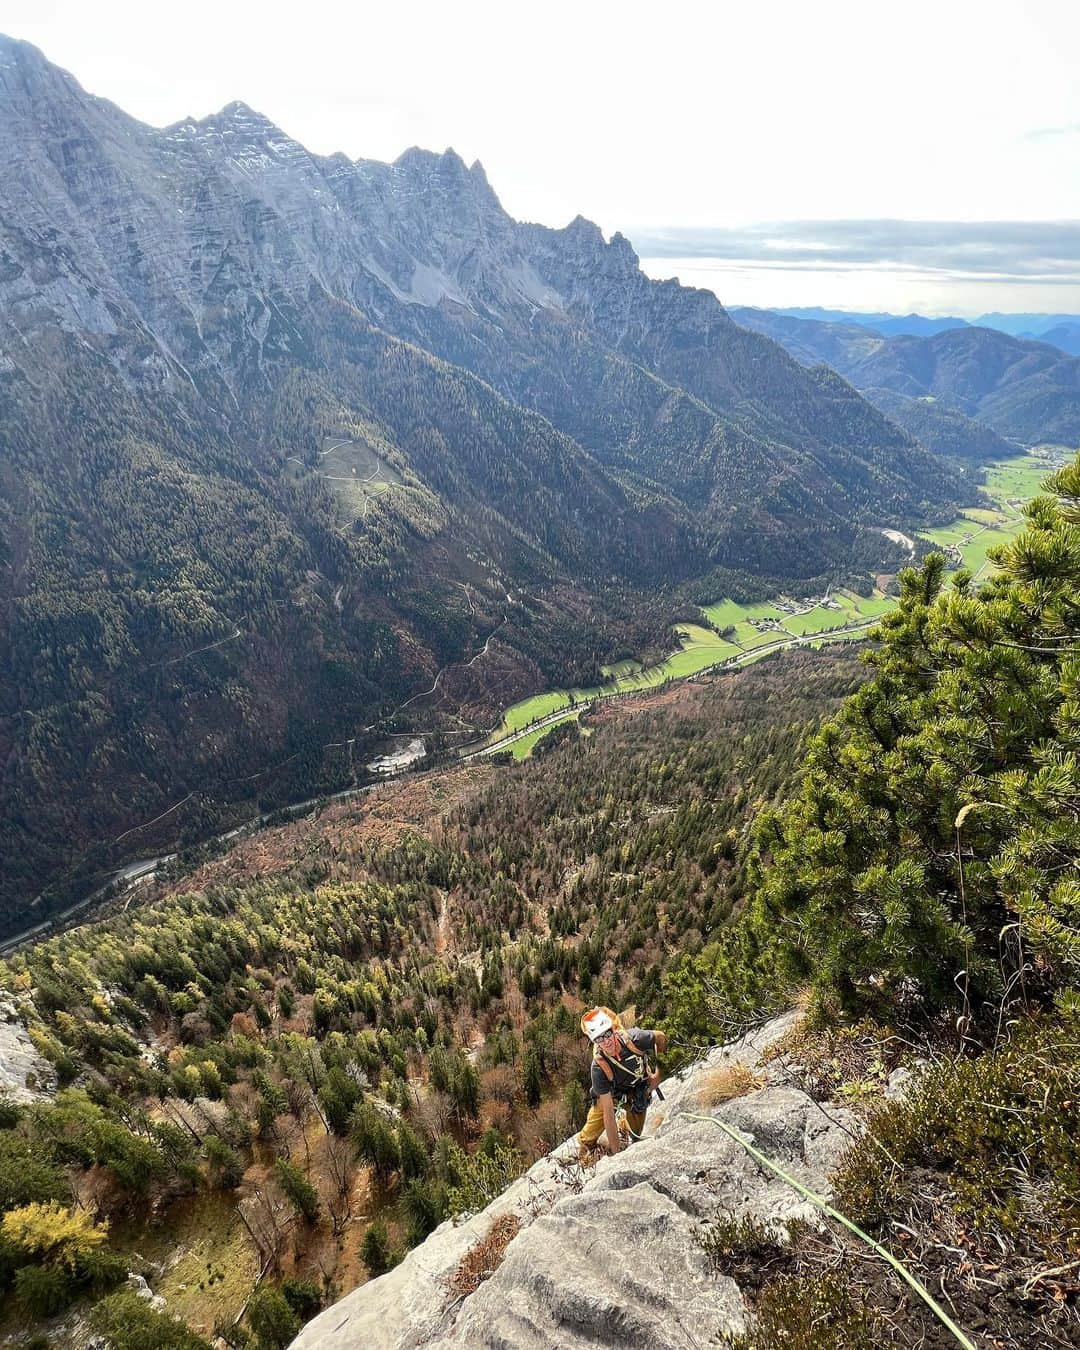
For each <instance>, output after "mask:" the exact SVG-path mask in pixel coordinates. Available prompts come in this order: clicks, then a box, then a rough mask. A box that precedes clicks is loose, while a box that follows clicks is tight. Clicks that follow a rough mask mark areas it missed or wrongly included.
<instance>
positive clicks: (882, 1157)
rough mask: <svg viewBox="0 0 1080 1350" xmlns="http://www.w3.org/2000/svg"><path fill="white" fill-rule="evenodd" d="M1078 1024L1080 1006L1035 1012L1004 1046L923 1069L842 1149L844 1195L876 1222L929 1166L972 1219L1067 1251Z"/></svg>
mask: <svg viewBox="0 0 1080 1350" xmlns="http://www.w3.org/2000/svg"><path fill="white" fill-rule="evenodd" d="M1078 1035H1080V1014H1065V1015H1059V1016H1057V1017H1053V1016H1050V1015H1042V1016H1039V1017H1031V1018H1028V1019H1025V1021H1024V1022H1023V1023H1021V1025H1020V1026H1019V1027H1018V1028H1017V1030H1016V1031H1015V1033H1014V1034H1013V1036H1012V1039H1011V1040H1010V1041H1009V1042H1008V1043H1007V1044H1006V1045H1004V1046H1002V1047H1001V1048H999V1049H998V1050H991V1051H987V1052H986V1053H985V1054H982V1055H980V1056H979V1057H978V1058H975V1059H963V1060H958V1061H952V1062H947V1063H944V1064H942V1065H940V1066H938V1067H937V1068H935V1069H934V1070H932V1071H930V1072H928V1073H927V1074H926V1076H925V1077H924V1078H923V1079H922V1080H921V1081H920V1082H919V1083H918V1084H917V1086H916V1087H915V1089H914V1091H913V1092H912V1093H911V1095H910V1096H909V1098H908V1099H907V1100H906V1101H903V1102H890V1103H888V1104H887V1105H885V1106H884V1107H883V1108H882V1109H881V1110H880V1111H879V1112H878V1113H877V1114H876V1115H875V1116H874V1117H873V1119H872V1121H871V1125H870V1131H869V1136H868V1137H867V1138H865V1139H863V1140H861V1141H860V1142H859V1143H857V1144H856V1145H855V1146H854V1147H853V1148H852V1149H851V1150H850V1151H849V1152H848V1153H847V1155H846V1156H845V1158H844V1160H843V1162H842V1164H841V1166H840V1170H839V1172H838V1174H837V1178H836V1193H837V1207H838V1208H839V1209H840V1210H841V1211H842V1212H844V1213H846V1214H848V1215H849V1217H851V1218H853V1219H854V1220H855V1221H856V1222H862V1223H863V1224H869V1225H878V1224H880V1223H881V1222H882V1221H883V1220H884V1219H885V1217H886V1216H889V1215H891V1216H894V1217H895V1216H897V1215H899V1214H900V1213H901V1212H902V1211H904V1210H906V1208H907V1207H908V1206H909V1204H910V1203H911V1202H912V1194H913V1187H914V1185H915V1180H916V1178H918V1179H919V1183H920V1186H921V1187H923V1188H925V1184H926V1180H927V1177H926V1173H927V1172H928V1171H932V1172H936V1173H938V1174H939V1176H940V1184H939V1187H938V1189H939V1191H940V1192H941V1193H942V1195H943V1196H945V1197H946V1199H947V1203H948V1204H949V1206H950V1207H951V1208H952V1209H953V1210H954V1212H955V1213H956V1214H958V1215H959V1216H960V1217H961V1218H962V1219H963V1220H965V1221H966V1222H968V1223H970V1224H974V1225H975V1226H976V1227H977V1228H978V1229H980V1230H982V1231H983V1232H986V1233H997V1232H1000V1233H1002V1234H1004V1235H1005V1236H1007V1237H1009V1238H1011V1239H1012V1240H1014V1241H1021V1240H1022V1241H1025V1242H1031V1241H1033V1240H1034V1241H1035V1242H1037V1243H1038V1245H1039V1246H1040V1247H1041V1248H1043V1247H1044V1248H1048V1249H1051V1250H1058V1251H1060V1252H1062V1253H1063V1254H1064V1253H1065V1252H1066V1251H1068V1250H1069V1248H1070V1245H1074V1244H1075V1243H1076V1242H1077V1237H1078V1235H1080V1132H1078V1131H1077V1130H1076V1102H1077V1100H1078V1099H1080V1057H1078V1056H1077V1055H1076V1052H1075V1049H1074V1048H1073V1047H1075V1045H1076V1043H1077V1038H1078ZM893 1160H895V1164H898V1166H897V1165H894V1161H893ZM1063 1259H1064V1257H1063Z"/></svg>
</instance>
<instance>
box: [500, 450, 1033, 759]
mask: <svg viewBox="0 0 1080 1350" xmlns="http://www.w3.org/2000/svg"><path fill="white" fill-rule="evenodd" d="M1052 468H1053V460H1052V458H1050V457H1048V456H1046V455H1039V456H1037V457H1036V456H1032V455H1018V456H1017V457H1016V459H1012V460H1004V461H1002V462H1001V463H998V464H994V465H991V466H989V467H988V469H987V481H986V487H985V488H984V493H985V497H986V499H987V503H986V505H983V506H973V507H968V508H966V509H965V510H964V511H963V512H962V513H961V514H960V515H959V516H957V518H956V519H955V520H952V521H950V522H949V523H948V524H947V525H942V526H938V527H935V528H934V529H929V530H925V531H923V532H922V534H921V536H920V537H921V538H923V539H925V540H927V541H928V542H929V543H932V544H937V545H938V546H939V547H941V548H947V547H950V546H951V547H952V548H955V549H956V550H957V551H958V552H959V553H960V556H961V557H962V559H963V565H964V566H965V567H967V568H969V569H970V570H971V572H972V574H973V575H974V576H975V578H976V579H977V580H978V579H980V578H982V577H984V576H986V575H987V573H988V572H989V570H990V568H991V566H992V564H991V563H990V562H989V560H988V558H987V553H988V551H989V550H990V549H991V548H993V547H994V545H995V544H1001V543H1007V542H1008V541H1009V540H1010V539H1011V538H1013V537H1014V536H1015V535H1016V534H1017V533H1019V531H1020V529H1021V528H1022V525H1023V517H1022V516H1021V515H1020V512H1019V510H1018V509H1017V507H1016V506H1015V505H1013V504H1012V503H1014V502H1022V501H1026V500H1028V499H1030V498H1031V497H1033V496H1035V495H1036V494H1037V493H1038V492H1039V490H1040V488H1041V485H1042V482H1043V480H1044V478H1045V477H1046V475H1047V474H1048V473H1049V472H1050V471H1051V469H1052ZM830 598H831V599H832V600H833V601H834V602H835V603H836V604H837V605H839V606H840V608H839V609H833V608H831V607H828V608H826V607H825V606H824V605H820V604H819V605H815V606H814V607H813V608H812V609H809V610H806V611H805V612H804V613H802V614H789V613H786V612H785V610H784V609H781V608H779V607H778V602H777V601H775V600H774V601H767V600H766V601H756V602H754V603H753V604H747V605H743V604H740V603H739V602H738V601H736V600H730V599H724V600H718V601H716V603H714V604H711V605H705V606H703V607H702V614H703V615H704V617H705V619H706V620H707V621H708V622H709V623H710V624H714V625H715V626H716V628H719V629H726V628H731V629H732V630H733V631H732V633H731V634H730V640H728V639H727V638H721V637H720V636H719V635H718V634H717V633H716V632H714V631H713V630H712V629H710V628H705V627H703V626H701V625H698V624H680V625H678V629H677V631H678V633H679V636H680V639H681V644H682V645H681V646H680V647H679V649H678V650H677V651H675V652H672V654H671V655H670V656H669V657H667V659H666V660H664V661H662V662H660V663H659V664H658V665H655V666H648V667H646V666H641V665H639V664H638V663H637V662H635V661H631V660H625V661H620V662H618V663H616V664H615V665H612V666H608V667H605V669H604V673H605V675H606V676H608V677H609V678H608V679H607V680H606V681H605V683H604V684H603V685H598V686H596V687H595V688H592V689H555V690H549V691H548V692H547V693H543V694H535V695H533V696H532V697H531V698H527V699H522V700H521V702H520V703H515V704H514V706H513V707H512V708H508V709H507V711H506V713H505V714H504V715H503V719H502V721H501V722H500V724H499V726H498V727H497V728H496V729H495V730H494V731H493V732H492V733H491V735H490V736H489V737H488V741H487V743H488V744H492V743H494V742H496V741H499V740H502V739H503V738H504V737H505V736H509V735H511V734H513V733H514V732H516V731H521V730H522V729H523V728H527V727H529V726H530V725H531V724H532V723H533V722H536V721H538V720H539V719H541V718H543V717H547V716H548V715H550V714H551V713H553V712H556V711H557V710H558V709H560V708H566V709H567V713H566V716H567V717H576V716H577V715H578V713H577V705H579V704H582V703H587V702H590V701H591V700H592V699H594V698H607V697H611V696H612V695H615V694H624V693H632V692H634V691H635V690H641V689H650V688H653V687H655V686H656V685H659V684H662V683H663V682H664V681H665V680H671V679H685V678H686V677H687V676H689V675H695V674H697V673H698V672H699V671H702V670H706V669H708V668H709V667H711V666H716V665H719V664H721V663H722V662H723V661H725V660H727V659H729V658H730V657H733V656H739V657H741V658H742V659H741V660H740V664H741V665H742V664H748V663H749V662H750V661H755V660H760V659H761V657H763V656H765V655H767V654H768V651H770V650H774V649H775V644H776V643H777V641H778V640H785V641H786V640H789V639H795V638H804V637H808V636H810V635H816V634H820V635H821V636H820V639H818V638H815V640H814V641H812V642H811V643H810V644H809V645H810V646H812V647H815V648H817V647H821V646H824V645H826V644H827V643H830V642H850V641H860V640H862V639H863V638H864V637H865V635H866V628H865V627H859V626H858V625H864V624H865V623H866V621H867V620H868V619H876V618H878V617H880V616H881V615H882V614H887V613H888V612H889V611H890V610H891V609H893V608H894V607H895V604H896V601H895V599H893V598H892V597H891V596H887V595H882V594H880V593H878V594H875V595H873V596H860V595H855V594H854V593H853V592H851V591H842V590H837V591H833V592H832V593H831V596H830ZM780 602H781V603H785V604H787V603H790V602H787V601H784V600H783V597H781V601H780ZM762 620H771V621H772V622H773V623H775V624H777V625H778V626H779V629H780V631H779V632H778V631H776V630H775V629H766V630H765V631H763V632H759V631H758V629H757V628H755V627H754V622H755V621H757V622H761V621H762ZM847 629H854V630H855V631H845V630H847ZM758 647H760V648H761V649H762V650H761V652H760V653H755V654H754V655H752V656H749V657H747V653H752V652H754V649H755V648H758ZM565 720H566V718H557V719H556V720H554V721H553V722H551V723H549V724H548V725H547V726H543V727H538V728H536V730H535V731H533V732H529V733H528V734H527V735H525V736H522V737H521V739H520V740H518V741H515V742H513V743H512V745H511V746H510V749H511V750H512V751H513V754H514V758H515V759H524V758H526V757H527V756H528V755H529V754H530V753H531V751H532V749H533V746H535V744H536V742H537V741H538V740H540V738H541V737H542V736H543V735H545V734H546V732H548V731H549V730H550V729H551V727H552V726H558V725H560V724H561V723H562V722H563V721H565Z"/></svg>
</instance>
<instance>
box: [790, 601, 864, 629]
mask: <svg viewBox="0 0 1080 1350" xmlns="http://www.w3.org/2000/svg"><path fill="white" fill-rule="evenodd" d="M850 622H851V615H850V614H848V613H847V612H846V611H845V610H841V609H826V608H825V606H824V605H815V606H814V608H813V609H810V610H807V612H806V613H805V614H791V615H789V616H788V617H787V618H786V619H785V620H784V627H785V628H786V629H787V631H788V632H789V633H791V634H792V635H793V636H794V637H803V636H805V634H807V633H822V632H824V631H825V630H826V629H828V628H842V627H844V626H845V625H846V624H849V623H850Z"/></svg>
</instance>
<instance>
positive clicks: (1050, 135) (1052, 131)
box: [1023, 122, 1080, 141]
mask: <svg viewBox="0 0 1080 1350" xmlns="http://www.w3.org/2000/svg"><path fill="white" fill-rule="evenodd" d="M1062 136H1080V122H1066V123H1065V125H1064V126H1058V127H1033V128H1032V129H1031V131H1026V132H1025V133H1024V135H1023V139H1024V140H1025V141H1056V140H1059V139H1060V138H1061V137H1062Z"/></svg>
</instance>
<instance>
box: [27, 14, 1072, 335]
mask: <svg viewBox="0 0 1080 1350" xmlns="http://www.w3.org/2000/svg"><path fill="white" fill-rule="evenodd" d="M0 32H6V33H8V34H10V35H11V36H14V37H21V38H25V39H27V40H28V41H31V42H34V43H35V44H36V45H38V46H39V47H41V48H42V50H43V51H44V52H45V54H46V55H47V56H48V57H49V58H50V59H51V60H53V61H55V62H56V63H57V64H59V65H61V66H64V67H65V68H66V69H68V70H70V71H72V72H73V73H74V74H75V75H76V77H77V78H78V79H79V81H80V82H81V83H82V84H83V85H84V87H86V88H87V89H89V90H90V91H92V92H93V93H96V94H100V95H102V96H104V97H107V98H110V99H112V100H113V101H114V102H115V103H118V104H119V105H120V106H121V107H123V108H124V109H125V110H126V111H127V112H130V113H132V114H133V115H134V116H136V117H139V118H141V119H143V120H144V121H148V122H151V123H153V124H155V125H159V126H161V125H166V124H168V123H169V122H173V121H177V120H179V119H180V118H182V117H184V116H186V115H188V114H191V115H194V116H203V115H205V114H207V113H210V112H213V111H216V110H217V109H219V108H221V107H222V106H224V105H225V104H226V103H229V102H231V101H232V100H233V99H242V100H243V101H244V102H246V103H249V104H251V105H252V106H253V107H254V108H256V109H258V110H259V111H260V112H263V113H265V114H266V115H267V116H268V117H270V118H272V119H273V120H274V121H275V122H277V123H278V124H279V125H280V126H281V127H283V128H284V130H285V131H287V132H288V133H289V134H290V135H292V136H294V137H296V139H298V140H299V141H301V142H302V143H303V144H305V145H306V146H308V147H309V148H310V149H312V150H315V151H318V152H322V153H330V152H332V151H337V150H341V151H344V152H345V153H346V154H348V155H350V156H351V157H354V158H355V157H360V156H363V157H367V158H376V159H393V158H395V157H396V156H397V155H398V154H400V153H401V151H402V150H404V149H405V148H407V147H408V146H410V145H421V146H425V147H427V148H429V149H433V150H442V149H444V148H446V147H447V146H453V147H454V148H455V149H456V150H457V151H458V152H459V153H460V154H461V155H462V156H464V158H465V159H466V160H468V161H469V162H472V160H474V159H479V160H481V162H482V163H483V164H484V166H485V168H486V170H487V173H488V177H489V179H490V181H491V183H492V185H493V186H494V187H495V189H496V191H497V192H498V194H499V196H500V197H501V199H502V201H503V203H504V205H505V206H506V207H507V209H508V210H509V211H510V212H511V213H512V214H513V215H515V216H517V217H519V218H523V219H530V220H539V221H543V222H544V223H547V224H552V225H561V224H565V223H566V222H567V221H568V220H570V219H571V218H572V217H573V216H575V215H577V214H579V213H580V214H582V215H585V216H588V217H589V218H590V219H593V220H596V221H597V222H598V223H599V224H600V225H601V227H602V228H603V229H604V230H605V232H607V233H609V234H610V233H611V232H612V231H614V230H616V229H619V230H621V231H622V232H623V233H624V234H626V235H628V236H629V238H630V239H631V240H632V241H633V242H634V244H635V247H636V248H637V249H638V252H639V253H641V254H642V257H643V261H644V265H645V266H646V268H647V270H648V271H649V272H650V273H651V274H652V275H655V276H671V275H678V276H680V277H681V278H682V279H683V280H686V281H688V282H692V283H693V284H698V285H707V286H710V287H711V288H712V289H715V290H716V291H717V293H718V294H719V295H720V297H721V299H723V300H724V301H725V302H726V303H729V304H769V305H773V304H775V305H781V304H787V305H797V304H820V305H826V306H835V307H847V308H853V309H868V310H873V309H891V310H897V309H911V308H918V309H920V310H921V311H922V312H925V313H959V314H963V315H969V316H970V315H973V314H977V313H981V312H982V311H984V310H1018V309H1023V310H1034V311H1056V312H1080V255H1078V249H1077V237H1078V228H1080V226H1078V222H1080V4H1077V3H1076V0H978V3H975V2H974V0H933V2H932V3H928V2H927V0H906V2H905V3H904V4H903V5H900V4H897V3H895V0H893V3H886V2H885V0H858V3H849V2H848V0H818V3H816V4H808V3H806V0H800V3H788V2H787V0H762V2H761V3H758V4H756V5H746V4H742V3H738V4H736V3H732V0H711V2H709V0H700V2H699V3H686V2H685V0H668V3H666V4H664V5H660V4H657V3H655V2H654V3H650V4H643V3H636V2H635V0H624V3H622V4H620V5H614V4H608V3H605V4H601V3H597V0H592V3H589V0H574V3H565V2H564V0H546V3H544V4H542V5H537V4H528V3H525V2H524V0H518V3H516V4H515V3H514V2H513V0H500V2H499V3H487V2H486V0H457V2H456V3H446V0H443V2H442V3H429V2H428V0H423V2H422V3H421V2H418V0H396V3H392V4H387V3H386V0H379V3H376V4H371V3H367V2H366V0H359V2H358V3H354V4H352V5H343V4H340V3H336V4H330V3H326V0H305V3H303V4H296V3H295V0H293V2H292V3H290V4H287V5H286V4H278V3H274V0H265V2H264V3H261V4H251V3H246V0H239V2H238V0H224V2H223V0H216V2H215V3H207V2H206V0H185V2H184V3H183V4H171V5H160V4H152V3H147V0H139V3H129V2H128V0H93V2H92V3H87V0H32V2H30V0H0ZM914 224H921V225H922V226H923V228H922V230H921V231H920V230H918V229H916V230H915V231H914V233H913V232H912V226H913V225H914ZM1039 225H1041V226H1042V227H1043V228H1042V229H1041V230H1039V229H1036V228H1033V227H1034V226H1039ZM987 226H991V228H990V229H987ZM993 227H996V229H995V228H993ZM1050 227H1053V228H1050Z"/></svg>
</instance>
